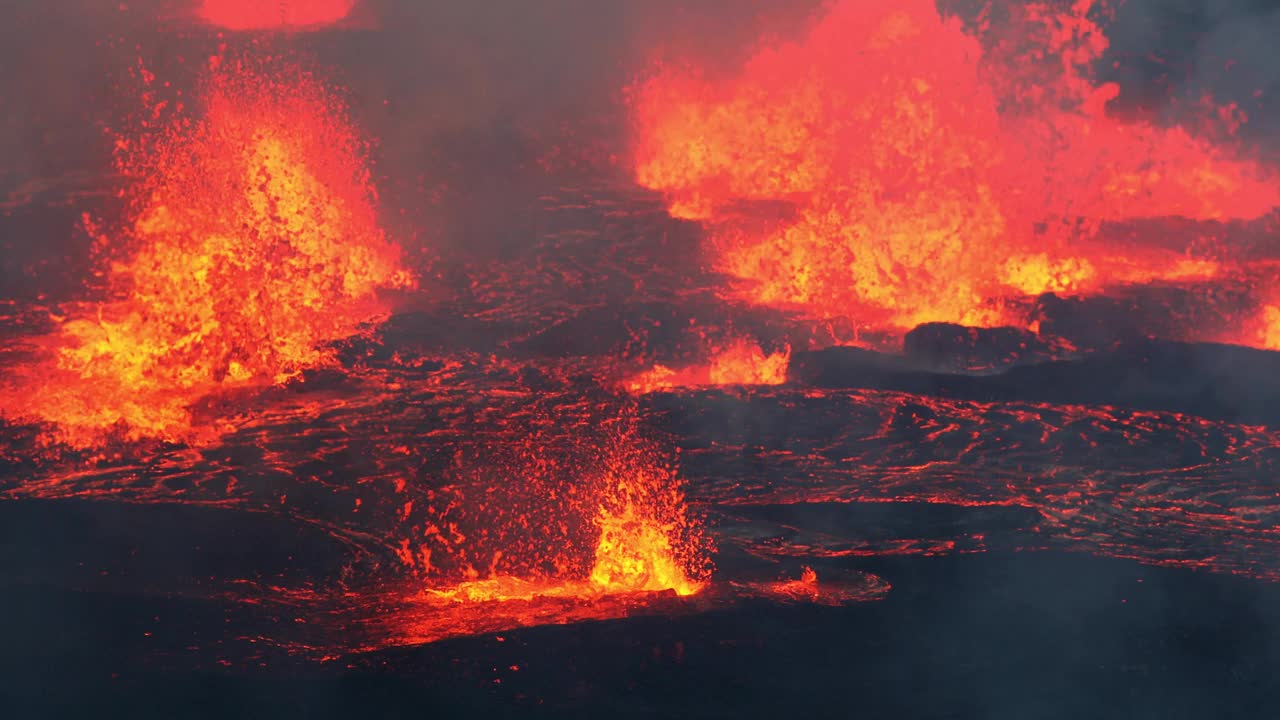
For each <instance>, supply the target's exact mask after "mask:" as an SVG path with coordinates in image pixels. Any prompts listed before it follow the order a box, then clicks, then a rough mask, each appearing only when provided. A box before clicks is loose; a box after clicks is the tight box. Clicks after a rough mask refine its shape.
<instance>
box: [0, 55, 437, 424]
mask: <svg viewBox="0 0 1280 720" xmlns="http://www.w3.org/2000/svg"><path fill="white" fill-rule="evenodd" d="M204 90H205V92H204V96H203V103H202V104H203V108H202V109H203V114H202V116H201V117H199V118H188V117H178V118H175V119H174V121H173V122H172V124H170V125H169V126H168V128H167V129H165V130H163V131H161V132H159V133H157V134H154V135H152V136H144V137H140V138H138V139H125V138H122V139H120V140H119V141H118V144H117V149H118V153H117V162H118V165H119V169H120V170H121V172H122V173H123V174H124V175H126V176H127V177H131V178H135V182H136V185H135V186H134V187H133V188H132V190H131V198H132V206H131V207H132V209H131V211H130V218H129V221H128V223H127V226H126V227H124V228H122V229H121V230H120V231H119V232H117V233H105V234H103V236H102V238H101V241H102V242H103V244H105V245H108V246H109V247H111V248H121V247H124V246H127V247H129V248H130V249H131V250H132V253H131V255H130V256H129V257H128V258H127V259H126V260H124V261H121V262H116V263H115V264H113V265H112V266H111V267H110V269H109V276H108V279H109V284H110V292H111V299H110V300H109V301H107V302H103V303H99V304H87V305H84V306H81V307H77V308H74V309H73V310H72V312H71V313H70V314H69V316H68V318H67V319H66V320H65V322H63V323H62V325H61V327H60V331H59V333H58V334H57V335H56V336H54V337H52V338H48V339H47V340H46V344H47V345H48V346H49V355H50V360H49V362H48V363H47V365H45V366H41V367H38V368H28V369H27V371H26V373H25V374H26V377H24V378H22V379H21V380H19V383H18V387H16V388H15V389H13V390H11V391H10V392H11V393H13V394H15V395H16V397H15V398H13V399H11V400H9V401H7V402H6V406H7V408H8V409H10V412H9V413H7V414H13V415H19V416H26V417H32V418H35V419H38V420H42V421H46V422H52V423H56V425H57V426H58V428H59V430H60V432H61V436H62V438H63V439H65V440H67V441H70V442H73V443H79V444H87V443H91V442H94V441H95V440H96V439H97V438H98V437H99V435H100V433H101V432H103V431H106V430H111V429H117V430H119V429H123V431H124V432H125V434H126V435H127V436H128V437H131V438H138V437H157V438H162V439H180V438H182V437H184V436H185V435H186V434H187V433H188V432H189V431H190V429H191V428H190V414H189V411H188V406H189V405H190V404H191V403H192V402H193V401H195V400H197V399H199V398H200V397H202V396H205V395H207V394H208V393H210V392H212V391H214V390H217V389H219V388H228V387H237V386H241V387H243V386H265V385H270V384H273V383H282V382H284V381H286V380H288V379H289V378H290V377H292V376H295V375H296V374H298V373H299V372H300V371H301V370H303V369H306V368H310V367H315V366H317V365H322V364H324V363H325V362H327V361H328V360H329V359H330V357H331V352H330V351H329V350H327V349H325V347H324V345H325V343H328V342H332V341H334V340H338V339H341V338H344V337H347V336H350V335H352V334H354V333H356V332H357V331H358V330H359V329H360V327H361V325H362V324H363V323H366V322H369V321H372V320H376V319H378V318H380V317H382V316H384V315H385V314H386V312H387V310H388V308H387V306H386V304H385V302H384V301H382V300H380V299H379V298H378V295H377V291H378V290H379V289H380V288H389V287H403V286H407V285H409V284H411V283H412V278H411V276H410V274H409V273H408V272H407V271H406V270H405V269H404V268H403V267H402V265H401V261H400V253H399V250H398V248H397V247H396V246H395V245H393V244H392V243H390V242H388V240H387V238H386V236H385V235H384V233H383V231H382V229H381V228H380V227H379V224H378V219H377V212H376V208H375V200H376V196H375V195H374V192H373V189H372V185H371V182H370V177H369V172H368V170H367V165H366V162H365V158H364V154H363V149H362V145H361V141H360V139H359V138H358V136H357V134H356V132H355V130H354V129H353V128H352V127H351V126H350V125H349V124H348V123H347V121H346V120H345V119H344V118H343V116H342V112H341V108H340V106H339V105H338V104H337V103H336V101H335V100H334V99H333V98H332V97H331V95H330V92H329V91H328V90H326V89H325V88H324V87H323V86H322V85H320V84H319V83H317V82H316V81H314V80H312V79H310V78H308V77H306V76H304V75H303V74H302V73H300V72H297V71H292V70H287V69H279V68H277V69H273V70H271V71H267V70H253V69H250V68H248V67H246V66H241V65H237V66H234V67H232V66H226V67H221V68H219V69H217V70H216V71H215V72H214V73H213V75H212V77H211V78H210V79H209V80H208V82H207V84H206V87H205V89H204Z"/></svg>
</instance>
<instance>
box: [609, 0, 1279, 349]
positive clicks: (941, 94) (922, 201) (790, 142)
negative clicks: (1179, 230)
mask: <svg viewBox="0 0 1280 720" xmlns="http://www.w3.org/2000/svg"><path fill="white" fill-rule="evenodd" d="M1093 6H1094V3H1093V2H1089V1H1085V2H1078V3H1076V4H1075V5H1074V6H1073V7H1072V8H1070V9H1069V10H1066V11H1063V12H1056V11H1050V10H1049V9H1047V8H1046V7H1042V6H1040V5H1033V6H1028V7H1026V8H1022V9H1020V10H1017V9H1015V10H1016V11H1015V12H1013V16H1014V20H1011V21H1010V24H1009V26H1008V27H1007V28H1004V27H1002V28H998V29H997V30H998V32H997V31H996V30H992V31H991V32H989V33H986V34H985V35H988V36H989V37H987V38H986V39H985V41H980V40H979V39H978V38H977V37H975V36H973V35H970V34H968V33H967V32H966V31H965V29H964V28H963V27H962V25H961V23H960V21H959V20H958V19H955V18H949V17H944V16H942V15H940V14H939V12H938V10H937V9H936V8H935V5H934V3H933V2H932V0H909V1H907V2H882V1H877V2H864V1H863V0H845V1H843V2H837V3H835V4H832V5H830V6H828V7H827V8H826V10H825V14H824V15H823V16H822V17H821V18H820V19H818V20H817V21H816V22H815V23H814V24H813V25H812V27H811V28H810V29H809V31H808V33H807V34H806V35H804V36H803V37H801V38H800V39H798V40H796V41H794V42H787V43H779V44H776V45H772V46H768V47H765V48H763V49H761V50H759V51H758V52H757V53H756V54H755V55H754V56H753V57H752V58H751V59H750V60H749V61H747V62H746V64H745V65H743V66H742V67H741V68H740V70H739V71H737V73H736V74H734V75H732V76H730V77H728V78H724V77H721V76H719V75H715V74H714V73H712V72H711V71H706V70H702V69H700V68H697V67H690V66H687V65H684V66H682V65H675V64H671V65H664V66H660V67H658V68H656V69H655V70H654V71H653V72H651V73H650V74H649V75H648V76H647V77H645V78H643V79H642V80H640V81H638V82H637V83H636V84H635V85H634V86H633V87H632V88H631V109H632V114H633V119H634V124H635V137H634V163H635V178H636V180H637V181H638V183H639V184H640V185H642V186H645V187H648V188H651V189H654V190H657V191H660V192H661V193H663V194H664V195H665V196H666V198H667V200H668V205H669V208H670V213H671V214H672V215H673V216H675V217H679V218H685V219H690V220H695V221H698V222H700V223H702V224H703V225H704V226H706V228H707V229H708V231H709V234H710V239H709V244H710V253H711V255H712V256H713V257H714V258H715V262H716V265H717V266H718V267H719V268H720V269H721V270H722V271H724V272H726V273H728V274H729V275H731V276H734V277H736V278H739V279H742V280H744V281H746V284H745V286H744V288H743V289H742V290H741V294H742V296H743V298H744V299H746V300H747V301H749V302H752V303H754V304H757V305H763V306H770V307H777V308H786V309H794V310H799V311H801V312H803V313H804V314H806V315H809V316H813V317H819V318H831V317H850V316H852V317H855V318H856V319H858V320H859V321H861V322H863V323H865V324H866V325H868V326H872V327H892V328H901V329H907V328H910V327H912V326H914V325H916V324H919V323H924V322H935V321H945V322H960V323H965V324H969V325H979V326H994V325H1000V324H1015V325H1023V324H1025V323H1026V319H1025V318H1023V317H1021V316H1020V315H1019V314H1018V313H1017V312H1016V311H1015V310H1014V309H1012V307H1011V306H1010V305H1009V304H1008V303H1007V302H1006V300H1007V299H1014V298H1018V297H1022V296H1025V295H1037V294H1040V293H1046V292H1055V293H1070V294H1077V293H1093V292H1099V291H1101V290H1104V289H1105V288H1107V287H1110V286H1113V285H1118V284H1124V283H1130V282H1152V281H1182V280H1185V279H1187V278H1188V277H1189V276H1193V277H1195V278H1201V277H1204V276H1205V275H1206V273H1207V274H1208V275H1209V276H1210V277H1216V273H1218V271H1219V270H1220V268H1217V267H1215V266H1213V263H1211V262H1208V259H1207V258H1201V257H1195V256H1189V255H1186V254H1180V253H1177V252H1170V253H1166V254H1159V253H1154V252H1139V251H1137V250H1133V249H1130V248H1125V247H1115V246H1110V247H1108V246H1103V245H1093V246H1089V245H1086V244H1084V243H1082V241H1083V240H1086V239H1088V238H1090V237H1092V236H1094V235H1095V233H1096V231H1097V230H1098V228H1099V226H1100V224H1101V223H1103V222H1109V221H1125V220H1132V219H1138V218H1163V217H1170V216H1178V217H1185V218H1191V219H1196V220H1215V221H1223V220H1250V219H1254V218H1258V217H1259V216H1261V215H1263V214H1265V213H1267V212H1268V211H1270V210H1271V209H1272V208H1273V207H1276V206H1277V205H1280V191H1277V189H1276V188H1277V185H1276V183H1275V182H1274V177H1275V173H1274V172H1273V171H1272V170H1270V169H1268V168H1265V167H1263V166H1261V165H1259V164H1258V163H1256V162H1253V161H1251V160H1248V159H1244V158H1241V157H1238V156H1237V154H1236V153H1234V152H1233V151H1232V150H1231V149H1230V148H1226V147H1220V146H1217V145H1214V144H1212V143H1210V142H1209V141H1207V140H1202V139H1199V138H1197V137H1195V136H1193V135H1192V134H1190V133H1189V132H1188V131H1186V130H1184V129H1183V128H1181V127H1159V126H1155V125H1151V124H1144V123H1141V122H1130V123H1126V122H1121V121H1119V120H1116V119H1114V118H1113V117H1111V116H1110V115H1108V114H1107V112H1106V105H1107V103H1108V102H1109V101H1110V100H1111V99H1113V98H1115V97H1116V94H1117V92H1118V89H1117V87H1116V86H1114V85H1110V84H1102V83H1097V82H1095V81H1094V80H1093V79H1092V77H1091V75H1090V71H1089V69H1088V68H1089V65H1090V64H1091V63H1092V62H1093V61H1094V60H1096V59H1097V58H1099V57H1100V56H1101V54H1102V52H1103V51H1104V50H1105V49H1106V47H1107V40H1106V37H1105V35H1104V34H1103V33H1102V30H1101V28H1100V27H1099V26H1098V25H1097V24H1096V23H1095V22H1094V21H1093V20H1091V19H1090V17H1091V15H1090V13H1091V12H1092V11H1093V10H1094V7H1093ZM779 204H780V205H782V206H785V207H787V208H789V209H788V211H787V212H784V213H777V212H776V207H777V206H778V205H779ZM744 218H748V219H749V220H744ZM1192 270H1194V272H1192Z"/></svg>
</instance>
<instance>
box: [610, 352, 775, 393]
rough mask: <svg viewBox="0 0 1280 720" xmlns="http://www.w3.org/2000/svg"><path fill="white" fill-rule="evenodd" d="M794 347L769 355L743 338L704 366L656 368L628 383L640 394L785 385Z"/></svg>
mask: <svg viewBox="0 0 1280 720" xmlns="http://www.w3.org/2000/svg"><path fill="white" fill-rule="evenodd" d="M790 359H791V350H790V348H786V349H783V350H781V351H778V352H773V353H768V354H766V353H765V351H764V350H763V349H761V348H760V346H759V345H757V344H755V343H752V342H750V341H747V340H743V339H739V340H735V341H734V342H731V343H729V344H728V345H726V346H725V347H723V348H721V349H719V350H717V351H715V352H714V353H712V355H711V358H710V359H709V360H708V361H707V362H706V363H705V364H700V365H690V366H686V367H682V368H680V369H673V368H670V367H667V366H665V365H656V366H654V367H653V368H652V369H650V370H647V371H645V372H643V373H640V374H639V375H636V376H635V377H633V378H631V379H630V380H628V381H627V382H626V387H627V390H628V391H630V392H633V393H636V394H639V395H644V394H647V393H651V392H658V391H661V390H670V389H672V388H681V387H700V386H710V385H781V384H783V383H785V382H786V381H787V365H788V363H789V361H790Z"/></svg>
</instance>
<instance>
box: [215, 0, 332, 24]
mask: <svg viewBox="0 0 1280 720" xmlns="http://www.w3.org/2000/svg"><path fill="white" fill-rule="evenodd" d="M355 6H356V0H201V3H200V9H199V10H198V11H197V14H198V16H199V18H200V19H201V20H202V21H203V22H206V23H208V24H210V25H215V26H217V27H221V28H224V29H227V30H283V29H294V30H297V29H308V28H317V27H322V26H325V25H332V24H334V23H336V22H340V21H342V20H344V19H345V18H346V17H347V16H348V15H349V14H350V13H351V11H352V10H353V9H354V8H355Z"/></svg>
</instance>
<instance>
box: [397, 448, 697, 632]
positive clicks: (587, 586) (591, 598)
mask: <svg viewBox="0 0 1280 720" xmlns="http://www.w3.org/2000/svg"><path fill="white" fill-rule="evenodd" d="M652 450H653V448H652V447H651V446H649V445H647V444H644V443H634V442H633V438H631V437H624V438H622V439H621V440H619V441H618V442H617V444H616V445H615V446H612V447H601V448H598V449H597V454H598V455H600V456H601V457H602V458H603V459H602V462H601V463H600V464H599V465H598V469H596V470H593V471H592V472H593V473H594V475H593V476H590V477H578V478H572V479H571V480H572V482H571V483H570V484H571V485H572V486H573V487H576V488H581V487H586V488H589V489H590V493H589V497H590V499H589V500H588V501H587V502H586V503H585V505H586V506H587V507H573V506H566V507H560V508H559V510H558V512H556V513H555V518H554V522H557V523H565V522H574V519H575V518H578V519H580V520H581V521H583V522H586V523H590V524H591V525H592V526H593V531H594V532H593V533H591V535H593V536H594V537H595V540H594V546H593V547H592V548H574V547H557V546H555V543H548V542H546V541H544V542H542V543H541V544H540V545H537V546H533V547H529V548H527V549H526V550H525V552H526V553H528V554H530V555H535V556H538V557H523V558H515V559H509V558H502V560H503V562H504V563H505V564H506V566H507V567H513V566H517V567H520V566H522V567H553V568H557V569H556V570H555V571H553V572H551V573H537V572H528V573H526V574H511V573H508V572H490V573H488V574H486V575H485V576H483V577H471V578H470V579H466V580H463V581H461V582H457V583H452V584H448V583H439V582H438V581H437V584H436V585H435V586H434V587H429V588H427V589H426V590H425V591H420V592H418V593H416V594H415V596H416V597H415V599H413V600H411V601H410V602H409V604H408V607H407V608H404V609H402V610H400V611H398V612H397V613H396V615H395V616H394V617H391V618H388V623H389V625H390V632H391V633H392V634H393V636H394V638H395V639H394V640H393V642H394V643H396V644H402V643H421V642H430V641H433V640H436V639H440V638H443V637H451V636H454V635H458V634H471V633H474V632H483V631H488V632H491V631H496V630H500V629H506V628H513V627H524V626H531V625H545V624H556V623H562V622H576V621H581V620H587V619H607V618H611V617H621V616H624V615H626V614H627V613H628V612H629V610H630V609H631V608H634V607H637V606H640V605H644V604H646V603H648V602H651V601H653V600H654V598H657V597H689V596H692V595H695V594H697V593H699V592H700V591H702V590H703V589H704V588H705V587H706V586H707V582H708V580H709V577H710V572H711V565H710V559H709V551H710V545H709V544H708V542H709V541H708V539H707V537H706V535H705V534H704V532H703V530H702V528H701V526H700V525H698V524H696V523H695V522H694V520H693V518H691V517H690V516H689V514H688V510H687V506H686V502H685V497H684V493H683V491H682V488H681V484H680V482H679V478H678V477H677V476H676V474H675V471H674V470H673V469H672V468H670V467H669V466H667V465H665V464H664V463H662V462H661V461H660V460H658V459H657V458H655V457H654V455H653V454H652ZM595 475H598V476H595ZM567 499H568V498H567V496H563V497H562V498H561V502H565V501H567ZM579 516H581V517H579ZM499 522H504V521H503V520H501V519H500V520H499ZM515 522H516V523H517V524H518V525H520V526H522V527H523V526H528V525H529V524H531V523H533V522H536V518H530V517H527V516H524V517H520V518H517V519H516V520H515ZM485 532H486V533H496V534H498V535H501V534H502V532H503V531H502V529H501V528H500V527H497V526H496V525H494V524H492V523H491V524H489V525H488V526H487V527H486V528H485ZM549 534H553V533H549ZM513 548H514V546H513V545H509V546H508V547H507V548H506V550H507V551H510V550H512V549H513ZM584 550H585V551H587V553H588V555H589V558H590V559H589V561H588V563H587V564H586V566H582V567H581V568H579V567H578V566H579V563H578V562H577V561H576V559H575V558H576V556H578V555H579V554H581V552H582V551H584ZM498 553H499V554H502V553H503V551H502V550H499V551H498ZM492 565H493V566H495V567H496V566H497V565H498V559H497V558H495V559H494V561H493V563H492ZM464 572H465V573H466V574H471V575H476V574H477V573H475V571H474V570H473V569H471V568H470V567H469V566H468V567H467V568H466V569H465V570H464Z"/></svg>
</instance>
